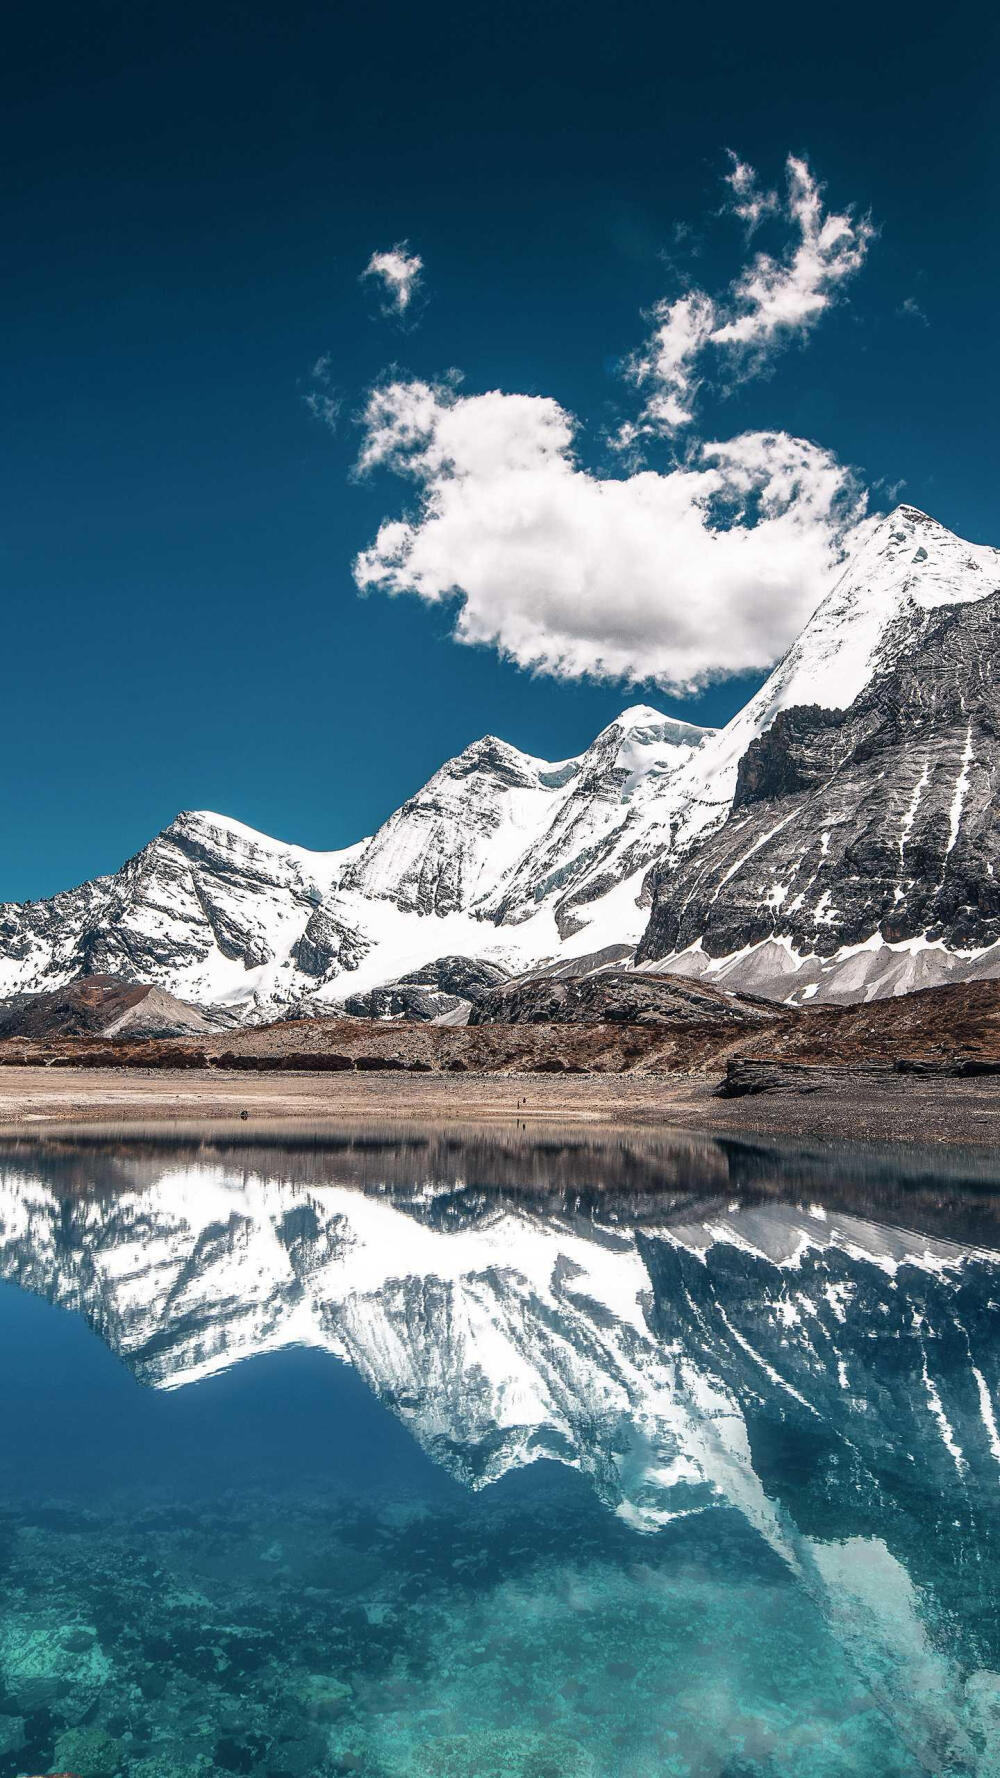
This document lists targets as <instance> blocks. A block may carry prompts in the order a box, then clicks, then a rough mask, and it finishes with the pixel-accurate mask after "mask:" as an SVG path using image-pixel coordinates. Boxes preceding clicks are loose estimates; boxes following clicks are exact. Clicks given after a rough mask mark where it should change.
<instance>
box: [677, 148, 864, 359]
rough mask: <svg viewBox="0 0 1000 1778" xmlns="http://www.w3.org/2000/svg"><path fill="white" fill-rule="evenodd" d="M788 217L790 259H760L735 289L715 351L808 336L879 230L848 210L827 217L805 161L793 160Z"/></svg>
mask: <svg viewBox="0 0 1000 1778" xmlns="http://www.w3.org/2000/svg"><path fill="white" fill-rule="evenodd" d="M785 214H786V215H787V218H788V220H789V222H791V223H792V224H793V225H794V227H795V230H796V234H797V237H798V239H797V241H796V243H795V246H794V247H793V248H792V250H791V252H790V253H789V254H786V255H785V257H784V258H781V259H776V258H774V257H773V256H772V255H771V254H770V253H758V254H757V255H756V257H755V259H754V260H753V263H752V264H751V265H749V266H748V267H747V268H746V270H745V271H744V272H743V273H742V275H741V276H740V277H739V278H738V279H737V281H736V283H735V284H734V285H733V288H732V301H733V306H734V309H735V311H736V312H735V314H734V315H733V318H732V319H731V320H730V321H728V322H726V323H725V325H724V326H722V327H719V328H717V329H716V331H715V332H714V333H713V335H712V343H713V345H716V346H736V347H744V348H749V349H751V350H753V349H762V348H766V347H767V346H769V345H770V344H771V342H772V341H773V340H774V339H775V337H776V336H777V335H780V334H789V333H805V332H807V331H808V329H809V328H810V327H812V326H813V324H814V323H815V322H816V321H817V320H818V319H819V317H820V315H822V314H823V312H824V310H826V309H828V308H829V307H830V305H831V303H832V302H833V301H834V300H835V296H836V292H837V289H838V287H839V286H840V285H841V284H842V283H843V282H844V280H845V279H846V278H849V277H851V276H852V275H853V273H855V272H856V271H858V270H859V269H860V267H861V265H862V263H863V261H864V257H865V254H866V253H867V251H868V246H869V243H870V241H871V238H872V235H873V233H874V229H873V227H872V223H871V221H870V219H869V218H868V217H860V218H857V219H856V218H855V217H853V216H852V214H851V212H850V211H849V210H844V211H841V212H837V211H825V210H824V208H823V200H822V195H821V193H820V188H819V186H818V185H817V183H816V181H815V179H814V178H813V176H812V174H811V172H810V171H809V168H808V166H807V165H806V163H805V161H802V160H797V159H796V157H795V156H794V155H789V157H788V196H787V200H786V204H785Z"/></svg>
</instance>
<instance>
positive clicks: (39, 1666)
mask: <svg viewBox="0 0 1000 1778" xmlns="http://www.w3.org/2000/svg"><path fill="white" fill-rule="evenodd" d="M65 1638H66V1630H65V1627H64V1626H63V1625H59V1626H56V1627H54V1628H52V1629H45V1628H39V1627H38V1626H37V1624H31V1623H28V1624H25V1623H22V1622H21V1621H19V1620H18V1619H17V1618H10V1619H8V1620H7V1622H6V1623H5V1624H4V1626H3V1628H2V1630H0V1679H2V1681H3V1686H4V1691H5V1693H6V1695H7V1697H8V1698H9V1699H10V1701H11V1703H13V1704H14V1706H15V1708H16V1711H17V1712H19V1713H23V1714H24V1715H25V1716H30V1715H31V1714H32V1712H33V1711H35V1710H44V1709H49V1710H52V1711H53V1713H54V1714H55V1715H56V1716H58V1717H60V1718H61V1719H62V1720H63V1722H67V1723H73V1722H79V1721H80V1720H81V1719H82V1718H83V1717H84V1716H85V1715H86V1713H87V1711H88V1710H89V1709H90V1708H91V1706H92V1705H93V1704H94V1703H95V1702H96V1700H97V1698H98V1696H99V1695H100V1692H101V1690H102V1689H103V1687H104V1685H105V1684H106V1683H107V1679H108V1675H109V1673H110V1665H109V1663H108V1661H107V1658H106V1657H105V1655H104V1654H103V1652H102V1650H101V1648H100V1646H99V1644H98V1643H97V1641H96V1633H94V1635H92V1636H91V1638H90V1640H88V1642H87V1646H86V1648H84V1649H78V1648H67V1646H66V1640H65ZM70 1639H71V1640H75V1636H74V1635H73V1634H72V1632H71V1636H70ZM80 1778H86V1774H81V1775H80Z"/></svg>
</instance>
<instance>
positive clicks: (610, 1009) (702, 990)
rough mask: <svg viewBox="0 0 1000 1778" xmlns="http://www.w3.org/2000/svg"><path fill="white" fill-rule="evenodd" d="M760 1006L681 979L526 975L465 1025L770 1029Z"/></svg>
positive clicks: (768, 1014)
mask: <svg viewBox="0 0 1000 1778" xmlns="http://www.w3.org/2000/svg"><path fill="white" fill-rule="evenodd" d="M775 1017H776V1014H775V1009H774V1008H773V1007H772V1006H769V1005H768V1004H767V1003H766V1002H763V1001H754V1000H748V999H745V998H743V997H741V996H739V995H735V994H726V993H721V992H720V991H719V990H718V989H716V988H710V987H704V986H702V984H701V983H699V982H695V981H685V980H683V978H682V977H680V976H648V975H636V974H634V973H632V972H631V971H628V970H623V969H605V970H602V971H601V972H600V974H597V975H591V976H584V977H569V978H565V977H557V976H551V975H542V976H529V977H527V978H525V979H524V980H521V981H516V982H509V983H508V984H507V985H506V986H504V987H502V988H494V990H493V991H492V993H489V994H486V995H485V996H484V997H483V998H482V999H481V1000H480V1002H479V1004H478V1006H475V1007H473V1009H472V1012H471V1014H470V1016H469V1023H470V1025H490V1024H505V1025H524V1024H530V1025H538V1024H555V1025H560V1024H599V1023H606V1024H627V1025H680V1026H690V1027H692V1028H694V1027H702V1028H708V1027H711V1029H712V1030H713V1031H717V1030H718V1028H719V1027H720V1026H723V1027H730V1028H731V1029H732V1030H733V1031H734V1032H735V1031H737V1030H739V1029H746V1030H747V1031H754V1030H757V1029H759V1028H760V1027H762V1026H766V1025H770V1024H773V1022H774V1020H775Z"/></svg>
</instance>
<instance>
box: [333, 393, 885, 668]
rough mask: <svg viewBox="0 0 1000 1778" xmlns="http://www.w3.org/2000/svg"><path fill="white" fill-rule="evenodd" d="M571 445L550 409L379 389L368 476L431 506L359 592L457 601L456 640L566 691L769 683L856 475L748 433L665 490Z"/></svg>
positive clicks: (849, 504) (816, 588)
mask: <svg viewBox="0 0 1000 1778" xmlns="http://www.w3.org/2000/svg"><path fill="white" fill-rule="evenodd" d="M574 430H575V427H574V422H573V420H572V418H571V416H570V415H569V414H567V413H566V411H565V410H564V409H563V408H562V407H560V406H559V404H558V403H557V402H555V401H553V400H550V399H548V398H546V397H543V396H529V395H507V394H503V393H501V392H500V391H493V392H491V393H489V394H485V395H469V396H467V395H462V394H460V393H458V391H457V390H456V389H455V388H454V387H448V386H445V387H441V386H437V387H435V386H432V385H430V384H428V383H423V382H396V383H392V384H389V385H387V386H385V387H383V388H381V389H378V390H376V391H375V392H374V393H373V394H372V396H371V398H370V400H369V404H368V408H367V411H366V414H365V436H364V443H363V448H362V451H361V457H360V467H361V468H362V469H369V470H370V469H374V468H376V467H377V466H384V467H388V468H390V469H392V470H394V471H395V472H396V473H397V474H400V475H403V476H407V477H409V478H411V479H412V481H413V482H414V483H415V484H416V486H417V489H418V490H419V505H418V508H417V510H416V512H415V513H414V514H413V515H412V516H410V517H406V518H401V519H397V520H392V521H387V522H386V523H384V524H383V525H382V527H381V529H380V531H379V533H378V536H377V538H376V540H375V542H374V544H373V545H372V547H371V548H370V549H368V550H366V551H364V552H363V553H362V554H361V555H360V556H359V557H358V558H357V561H356V562H355V565H354V573H355V579H356V582H357V584H358V586H359V588H361V589H362V590H369V589H374V588H378V589H380V590H381V591H383V592H386V593H391V594H401V593H413V594H416V595H417V596H418V597H419V598H421V599H424V600H425V601H427V602H428V603H430V604H437V603H442V602H446V601H449V600H451V599H453V598H457V599H458V600H459V601H460V604H459V608H458V613H457V617H456V624H455V635H456V637H457V639H458V640H459V641H462V642H467V643H486V644H490V645H492V646H494V647H496V648H497V649H499V650H500V652H501V653H502V654H504V655H505V656H507V657H508V658H510V659H512V660H514V661H516V662H518V663H519V664H520V665H521V666H524V667H531V668H535V669H537V670H540V671H543V672H546V673H550V674H554V675H557V676H559V677H566V678H569V677H577V676H580V675H583V674H591V675H594V676H598V677H605V678H626V679H634V680H640V679H646V678H649V679H655V680H658V681H659V682H660V684H661V685H663V686H664V687H667V688H669V689H672V690H675V691H689V690H693V689H694V688H695V687H697V686H699V685H704V684H705V683H706V682H708V681H710V680H712V679H715V678H720V677H724V676H726V675H730V674H735V673H742V672H749V671H754V670H758V669H764V668H766V667H768V666H769V665H770V664H771V663H772V662H773V661H774V660H776V659H777V658H778V656H779V655H780V654H781V653H782V652H783V651H784V649H785V648H786V647H787V646H788V644H789V643H790V642H791V640H792V639H793V637H794V636H795V635H796V633H797V632H798V630H799V629H800V628H801V625H802V624H803V622H804V621H805V619H806V618H807V617H808V616H809V614H810V612H811V610H812V609H813V608H814V606H815V605H816V603H817V601H818V600H819V598H820V597H821V596H822V594H823V592H824V591H825V590H826V587H827V585H828V584H829V580H830V577H831V575H832V572H833V570H834V568H835V566H836V565H837V563H838V561H839V559H840V558H841V556H842V554H843V550H844V548H845V545H848V544H849V543H850V540H851V534H852V530H853V528H854V526H855V525H856V524H857V523H858V521H859V519H860V516H861V510H862V502H861V500H860V499H859V498H858V496H857V493H856V490H855V488H854V486H853V483H852V481H851V478H850V476H849V474H848V473H847V472H846V471H845V470H844V469H843V468H842V467H841V465H839V464H838V463H837V462H836V460H835V459H834V458H833V457H832V456H831V455H830V454H829V452H827V451H824V450H822V449H820V448H819V447H818V446H816V445H813V444H810V443H808V442H806V441H805V440H803V439H796V438H791V437H789V436H788V435H787V434H786V433H746V434H744V435H743V436H742V437H739V438H735V439H732V440H730V441H729V442H728V443H726V444H704V445H701V446H700V447H699V448H698V450H697V452H696V453H695V454H694V455H693V456H692V459H691V461H690V462H689V463H688V464H686V465H684V466H681V467H678V468H675V469H673V470H671V471H670V472H669V473H667V474H657V473H654V472H652V471H650V470H642V471H639V472H638V473H636V474H633V475H630V476H628V477H623V478H621V479H601V478H599V477H597V476H594V475H592V474H590V473H589V472H587V471H586V470H585V469H582V468H581V467H580V466H579V464H578V463H577V461H576V459H575V457H574V454H573V437H574Z"/></svg>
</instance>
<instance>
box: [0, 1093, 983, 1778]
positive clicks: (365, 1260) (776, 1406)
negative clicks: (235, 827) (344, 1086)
mask: <svg viewBox="0 0 1000 1778" xmlns="http://www.w3.org/2000/svg"><path fill="white" fill-rule="evenodd" d="M0 1279H2V1282H0V1351H2V1367H0V1397H2V1399H0V1583H2V1590H0V1778H17V1775H18V1774H31V1775H35V1774H42V1773H45V1774H49V1773H56V1772H58V1773H72V1774H76V1775H77V1778H198V1775H201V1774H206V1775H207V1774H213V1775H215V1774H230V1773H252V1774H259V1775H260V1778H336V1775H337V1774H344V1773H351V1774H357V1775H358V1778H842V1775H846V1774H862V1775H864V1778H919V1775H920V1774H927V1773H929V1774H935V1775H941V1778H948V1775H952V1774H954V1775H956V1778H957V1775H963V1778H965V1775H973V1774H975V1775H979V1774H983V1775H987V1774H990V1775H992V1774H1000V1616H998V1611H997V1600H998V1597H1000V1158H993V1157H991V1156H990V1155H988V1154H984V1153H979V1154H974V1153H972V1152H971V1151H970V1152H968V1153H963V1152H960V1151H950V1150H945V1149H935V1150H934V1151H933V1152H932V1151H929V1150H918V1149H916V1148H908V1147H906V1148H904V1147H897V1148H896V1149H895V1150H890V1149H889V1148H886V1149H882V1150H875V1149H863V1148H859V1147H842V1148H835V1147H831V1146H820V1145H817V1146H815V1147H814V1148H812V1149H808V1150H806V1149H803V1148H801V1147H794V1146H790V1145H784V1146H783V1145H781V1144H766V1143H759V1142H758V1143H754V1144H750V1143H741V1142H736V1141H730V1140H723V1139H709V1138H701V1137H699V1136H697V1135H691V1136H680V1135H676V1134H674V1135H671V1136H666V1135H665V1136H662V1137H660V1136H657V1135H651V1134H643V1133H637V1134H636V1135H634V1136H629V1135H627V1134H622V1135H616V1136H612V1135H598V1134H594V1133H589V1134H588V1133H580V1134H573V1133H571V1132H567V1131H565V1130H562V1131H553V1132H549V1133H546V1132H544V1131H540V1132H527V1131H525V1130H523V1129H514V1128H513V1127H512V1128H510V1129H505V1128H504V1127H497V1128H495V1129H492V1130H476V1129H473V1128H469V1129H454V1130H444V1129H439V1130H433V1129H418V1128H413V1129H389V1128H386V1129H378V1128H370V1129H366V1130H364V1131H360V1132H359V1131H357V1130H356V1131H353V1132H352V1131H345V1130H340V1131H338V1130H336V1129H332V1128H317V1129H313V1130H308V1131H303V1130H301V1129H296V1130H292V1129H282V1128H280V1127H273V1128H271V1129H270V1130H264V1129H263V1128H261V1129H257V1130H255V1131H253V1132H252V1133H251V1132H248V1131H247V1130H246V1129H244V1130H242V1131H240V1130H235V1129H229V1128H226V1127H223V1126H213V1127H212V1128H207V1127H206V1128H201V1129H195V1128H184V1127H176V1128H173V1129H170V1130H167V1131H165V1132H164V1131H161V1132H152V1131H143V1130H141V1129H136V1130H133V1131H131V1132H129V1131H118V1132H117V1133H114V1134H112V1133H109V1132H105V1131H101V1130H98V1129H90V1130H85V1129H80V1130H78V1131H76V1132H73V1131H71V1130H63V1131H60V1132H57V1133H56V1134H53V1135H48V1136H42V1135H39V1136H36V1137H34V1138H33V1139H31V1140H28V1139H26V1138H19V1137H15V1136H9V1137H7V1138H5V1139H4V1140H3V1141H2V1142H0Z"/></svg>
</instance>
